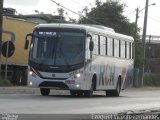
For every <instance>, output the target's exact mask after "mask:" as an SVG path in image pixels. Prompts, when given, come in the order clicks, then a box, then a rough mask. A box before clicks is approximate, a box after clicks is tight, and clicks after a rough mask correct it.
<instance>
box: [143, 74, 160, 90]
mask: <svg viewBox="0 0 160 120" xmlns="http://www.w3.org/2000/svg"><path fill="white" fill-rule="evenodd" d="M144 85H145V86H151V87H160V75H154V74H148V75H145V77H144Z"/></svg>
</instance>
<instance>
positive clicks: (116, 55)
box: [114, 39, 119, 57]
mask: <svg viewBox="0 0 160 120" xmlns="http://www.w3.org/2000/svg"><path fill="white" fill-rule="evenodd" d="M114 56H115V57H119V40H117V39H114Z"/></svg>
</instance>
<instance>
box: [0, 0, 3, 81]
mask: <svg viewBox="0 0 160 120" xmlns="http://www.w3.org/2000/svg"><path fill="white" fill-rule="evenodd" d="M2 28H3V0H0V80H1V77H2V76H1V64H2V63H1V48H2Z"/></svg>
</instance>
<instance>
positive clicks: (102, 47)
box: [100, 36, 106, 55]
mask: <svg viewBox="0 0 160 120" xmlns="http://www.w3.org/2000/svg"><path fill="white" fill-rule="evenodd" d="M100 53H101V55H106V41H105V37H104V36H100Z"/></svg>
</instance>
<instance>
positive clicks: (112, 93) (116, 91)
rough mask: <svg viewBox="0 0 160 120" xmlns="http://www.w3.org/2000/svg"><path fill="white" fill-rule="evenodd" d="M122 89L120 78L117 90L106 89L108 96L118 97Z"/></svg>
mask: <svg viewBox="0 0 160 120" xmlns="http://www.w3.org/2000/svg"><path fill="white" fill-rule="evenodd" d="M120 91H121V80H120V79H118V82H117V86H116V89H115V90H106V96H110V97H118V96H119V94H120Z"/></svg>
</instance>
